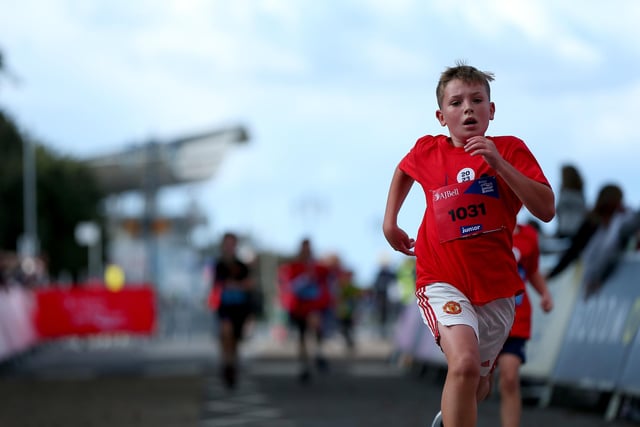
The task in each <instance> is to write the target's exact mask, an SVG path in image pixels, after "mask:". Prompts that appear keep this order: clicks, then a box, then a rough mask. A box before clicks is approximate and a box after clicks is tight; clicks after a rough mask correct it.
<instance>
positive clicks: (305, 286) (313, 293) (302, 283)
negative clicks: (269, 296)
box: [291, 274, 320, 301]
mask: <svg viewBox="0 0 640 427" xmlns="http://www.w3.org/2000/svg"><path fill="white" fill-rule="evenodd" d="M291 288H292V291H293V294H294V295H295V297H296V298H297V299H299V300H302V301H312V300H316V299H318V298H319V297H320V285H319V284H318V282H316V281H315V280H313V279H312V278H311V277H309V276H307V275H306V274H303V275H300V276H299V277H296V278H295V279H293V281H292V282H291Z"/></svg>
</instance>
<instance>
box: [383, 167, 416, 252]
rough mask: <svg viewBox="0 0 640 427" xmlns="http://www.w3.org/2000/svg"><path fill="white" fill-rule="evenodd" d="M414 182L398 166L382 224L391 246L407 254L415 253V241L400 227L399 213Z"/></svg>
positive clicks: (392, 180)
mask: <svg viewBox="0 0 640 427" xmlns="http://www.w3.org/2000/svg"><path fill="white" fill-rule="evenodd" d="M413 182H414V180H413V178H411V177H410V176H409V175H407V174H406V173H404V172H403V171H402V170H401V169H400V168H399V167H396V170H395V171H394V173H393V178H392V179H391V185H390V187H389V194H388V196H387V206H386V208H385V212H384V221H383V224H382V231H383V233H384V236H385V238H386V239H387V241H388V242H389V244H390V245H391V247H392V248H393V249H395V250H397V251H400V252H402V253H404V254H406V255H414V252H413V246H414V243H415V241H414V239H411V238H409V236H408V235H407V233H405V232H404V230H402V229H401V228H400V227H398V213H399V212H400V208H401V207H402V204H403V203H404V200H405V199H406V198H407V194H409V190H411V187H412V186H413Z"/></svg>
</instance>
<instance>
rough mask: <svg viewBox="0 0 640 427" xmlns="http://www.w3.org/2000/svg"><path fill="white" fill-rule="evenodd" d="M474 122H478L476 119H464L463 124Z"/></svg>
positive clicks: (472, 123)
mask: <svg viewBox="0 0 640 427" xmlns="http://www.w3.org/2000/svg"><path fill="white" fill-rule="evenodd" d="M476 123H478V121H477V120H476V119H467V120H465V121H464V123H462V124H464V125H475V124H476Z"/></svg>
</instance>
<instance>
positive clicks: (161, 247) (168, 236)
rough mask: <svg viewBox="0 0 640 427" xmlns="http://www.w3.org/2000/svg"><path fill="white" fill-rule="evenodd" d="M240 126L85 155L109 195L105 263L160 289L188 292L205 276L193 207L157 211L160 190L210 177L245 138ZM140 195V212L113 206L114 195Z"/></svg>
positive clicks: (198, 216) (199, 217)
mask: <svg viewBox="0 0 640 427" xmlns="http://www.w3.org/2000/svg"><path fill="white" fill-rule="evenodd" d="M248 139H249V138H248V133H247V131H246V129H245V128H244V127H242V126H235V127H229V128H224V129H217V130H213V131H210V132H204V133H200V134H196V135H191V136H186V137H182V138H177V139H174V140H170V141H156V140H150V141H147V142H145V143H142V144H139V145H134V146H132V147H129V148H126V149H124V150H122V151H119V152H115V153H110V154H106V155H100V156H96V157H93V158H89V159H86V164H87V165H88V166H89V167H90V168H91V169H92V170H93V171H94V173H95V175H96V177H97V179H98V182H99V184H100V185H101V187H102V188H103V190H104V191H105V192H106V193H107V194H108V198H109V199H110V203H106V208H107V209H106V213H107V227H106V230H105V232H106V236H105V241H106V242H107V245H106V256H105V258H106V261H107V262H109V263H114V264H117V265H119V266H120V267H121V268H122V269H123V271H124V273H125V278H126V282H128V283H134V282H137V283H141V282H147V283H152V284H153V285H154V286H155V287H156V288H157V289H158V291H159V292H160V293H162V294H164V295H175V294H178V295H179V294H183V293H191V292H192V291H193V289H192V288H193V286H198V284H199V283H200V284H202V282H203V280H204V278H203V277H202V274H201V271H200V269H199V268H198V267H199V264H198V263H199V262H200V260H199V259H200V256H199V253H198V251H197V248H196V247H195V245H194V243H193V239H192V234H193V231H194V230H195V229H196V228H197V227H200V226H203V225H206V223H207V218H206V217H205V216H204V215H203V214H202V213H201V212H200V211H199V209H198V208H197V206H192V207H191V208H190V209H187V210H188V211H187V212H184V213H180V214H178V215H176V216H173V217H168V216H166V215H162V214H159V212H158V209H157V198H158V194H159V191H160V190H161V189H164V188H168V187H172V186H177V185H180V184H185V183H192V182H201V181H204V180H208V179H211V178H212V177H213V176H214V175H215V173H216V171H217V170H218V169H219V167H220V165H221V164H222V162H223V161H224V158H225V155H226V153H227V152H228V150H229V149H231V148H232V147H233V146H234V145H237V144H241V143H245V142H247V141H248ZM132 193H133V194H135V195H137V196H139V197H141V198H142V199H143V209H142V212H140V214H139V215H134V216H132V215H131V214H125V213H123V212H121V211H120V210H119V209H118V203H117V202H114V200H115V201H117V199H118V198H120V197H124V196H125V195H131V194H132Z"/></svg>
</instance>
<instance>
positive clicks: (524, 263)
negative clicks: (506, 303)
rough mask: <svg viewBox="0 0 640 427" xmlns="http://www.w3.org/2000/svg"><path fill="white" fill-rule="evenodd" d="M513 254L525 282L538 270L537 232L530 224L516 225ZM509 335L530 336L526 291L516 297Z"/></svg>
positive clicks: (529, 308) (529, 316) (529, 312)
mask: <svg viewBox="0 0 640 427" xmlns="http://www.w3.org/2000/svg"><path fill="white" fill-rule="evenodd" d="M513 254H514V255H515V257H516V261H517V263H518V271H519V273H520V277H521V278H522V281H523V282H524V283H526V282H527V281H529V280H530V279H531V276H532V275H533V274H534V273H535V272H536V271H538V264H539V261H540V248H539V246H538V232H537V231H536V229H535V228H533V227H532V226H530V225H518V230H517V231H516V232H515V233H514V234H513ZM509 336H511V337H518V338H524V339H529V338H530V337H531V302H530V301H529V296H528V295H527V292H524V293H523V294H521V295H518V296H517V297H516V317H515V319H514V321H513V326H512V327H511V333H510V334H509Z"/></svg>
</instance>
